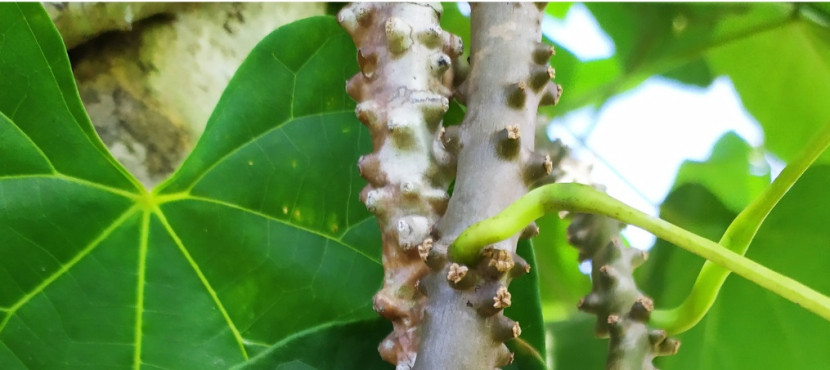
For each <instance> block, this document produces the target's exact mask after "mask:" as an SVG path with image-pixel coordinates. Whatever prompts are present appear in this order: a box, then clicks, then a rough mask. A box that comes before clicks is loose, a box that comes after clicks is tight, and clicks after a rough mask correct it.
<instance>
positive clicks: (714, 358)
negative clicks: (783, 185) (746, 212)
mask: <svg viewBox="0 0 830 370" xmlns="http://www.w3.org/2000/svg"><path fill="white" fill-rule="evenodd" d="M828 177H830V167H828V166H816V167H814V168H812V169H810V170H808V171H807V172H806V173H805V175H804V177H803V178H802V179H801V180H799V182H797V183H796V184H795V186H794V187H793V188H792V189H791V190H790V192H789V193H788V194H787V195H786V196H785V197H784V198H783V199H782V201H781V202H780V203H779V204H778V205H777V206H776V208H775V209H774V210H773V211H772V213H771V214H770V216H769V218H768V219H767V221H766V222H765V223H764V225H763V226H762V227H761V229H760V231H759V233H758V235H757V237H756V239H755V240H754V241H753V243H752V245H751V246H750V248H749V251H748V253H747V256H748V257H749V258H751V259H753V260H755V261H757V262H759V263H762V264H765V265H767V266H769V267H770V268H772V269H774V270H776V271H779V272H782V273H784V274H787V275H789V276H791V277H793V278H795V279H796V280H799V281H801V282H803V283H805V284H807V285H809V286H810V287H812V288H814V289H817V290H818V291H820V292H822V293H824V294H828V293H830V280H828V279H827V278H826V266H828V264H830V255H828V254H827V253H824V252H823V250H825V249H826V248H827V247H828V245H827V240H830V230H828V229H827V227H826V220H827V218H828V217H830V198H828V197H827V196H826V189H827V186H826V185H827V180H826V179H827V178H828ZM740 186H741V184H735V188H736V189H737V188H738V187H740ZM734 216H735V213H734V212H732V211H730V210H729V209H728V208H727V207H726V206H725V205H724V204H722V203H721V202H720V201H719V200H718V198H716V197H715V196H714V195H713V194H712V193H710V192H709V191H707V190H706V188H704V187H702V186H700V185H692V184H688V185H684V186H680V187H678V188H677V189H676V190H675V191H674V192H673V193H672V194H671V195H670V196H669V197H668V198H667V200H666V202H665V203H664V205H663V208H662V209H661V217H664V218H666V219H668V220H670V221H672V222H674V223H676V224H678V225H680V226H683V227H686V228H689V229H690V230H692V231H695V232H698V233H700V234H701V235H703V236H706V237H708V238H710V239H715V240H717V239H718V238H719V237H720V234H722V233H723V231H724V230H725V229H726V227H727V226H728V224H729V222H731V220H732V218H734ZM702 262H703V261H702V260H701V259H700V258H698V257H696V256H694V255H691V254H690V253H688V252H685V251H684V250H681V249H679V248H676V247H673V246H670V245H667V244H666V243H664V242H659V243H658V244H657V245H656V246H655V249H654V250H653V252H652V258H651V259H649V261H648V262H647V263H646V266H647V267H648V269H644V270H647V271H642V272H644V274H642V275H641V276H640V277H641V278H642V279H641V280H642V282H643V283H644V284H642V285H641V286H642V287H643V289H644V290H645V291H646V292H647V293H648V294H649V295H651V296H652V297H653V298H655V302H656V305H657V306H658V307H665V308H668V307H671V306H674V305H677V304H679V303H680V302H681V301H682V300H683V299H684V298H685V295H686V294H688V292H689V289H690V288H691V286H692V282H693V281H694V279H695V277H696V275H697V273H698V271H699V269H700V266H701V265H702ZM679 338H680V340H681V341H682V342H683V344H682V346H681V347H680V348H681V349H680V352H679V353H678V354H677V355H675V356H670V357H665V358H661V359H660V360H659V362H658V365H659V366H660V367H662V368H670V369H704V368H705V369H789V368H801V369H817V368H823V367H824V366H826V365H827V364H828V363H830V353H828V352H827V351H826V349H827V348H828V347H830V323H828V322H826V321H824V320H823V319H821V318H820V317H818V316H816V315H814V314H812V313H810V312H808V311H806V310H804V309H802V308H800V307H798V306H796V305H795V304H793V303H791V302H789V301H786V300H784V299H782V298H780V297H778V296H776V295H774V294H772V293H770V292H768V291H765V290H764V289H762V288H759V287H758V286H756V285H754V284H752V283H750V282H748V281H746V280H744V279H742V278H740V277H738V276H730V277H729V279H728V280H727V282H726V284H724V287H723V289H722V290H721V292H720V295H719V296H718V300H717V301H716V302H715V304H714V306H713V307H712V308H711V310H710V311H709V313H708V314H707V316H706V317H705V318H704V319H703V320H702V321H701V322H700V323H699V324H698V325H697V326H695V327H694V328H693V329H691V330H690V331H688V332H686V333H683V334H682V335H680V336H679Z"/></svg>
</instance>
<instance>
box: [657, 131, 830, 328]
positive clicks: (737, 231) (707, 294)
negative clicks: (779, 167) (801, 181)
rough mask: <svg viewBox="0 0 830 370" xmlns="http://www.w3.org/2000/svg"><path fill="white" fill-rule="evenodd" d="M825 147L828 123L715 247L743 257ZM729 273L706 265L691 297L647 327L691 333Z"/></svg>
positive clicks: (660, 312) (829, 139)
mask: <svg viewBox="0 0 830 370" xmlns="http://www.w3.org/2000/svg"><path fill="white" fill-rule="evenodd" d="M828 145H830V122H828V123H827V124H826V125H825V126H824V128H823V129H822V130H821V131H820V132H819V133H818V134H816V136H815V137H814V138H813V140H812V141H811V142H810V143H809V144H808V145H807V146H806V147H805V148H804V149H803V150H802V151H801V153H799V155H798V156H797V157H796V158H795V159H793V160H792V161H791V162H790V163H789V164H788V165H787V167H785V168H784V170H783V171H781V174H779V175H778V177H776V178H775V181H773V182H772V184H770V186H768V187H767V188H766V189H765V190H764V192H763V193H761V194H760V195H759V196H758V197H757V198H755V200H753V201H752V203H750V204H749V205H748V206H747V207H746V208H745V209H744V210H743V211H741V213H740V214H738V216H737V217H735V220H733V221H732V223H731V224H730V225H729V228H727V229H726V232H725V233H724V234H723V237H721V239H720V242H719V243H718V244H720V245H721V246H723V247H725V248H727V249H729V250H731V251H733V252H735V253H738V254H740V255H744V254H746V251H747V249H748V248H749V244H750V243H751V242H752V239H753V238H754V237H755V234H756V233H757V232H758V229H759V228H760V227H761V224H762V223H763V222H764V220H765V219H766V218H767V215H769V213H770V211H772V209H773V207H775V205H776V204H778V202H779V201H780V200H781V198H783V197H784V194H786V193H787V191H789V190H790V188H791V187H792V186H793V184H794V183H795V182H796V181H797V180H798V178H799V177H801V175H802V174H803V173H804V171H806V170H807V168H808V167H810V165H811V164H812V163H813V162H814V161H815V160H816V158H818V157H819V155H821V153H823V152H824V151H825V149H827V147H828ZM729 273H730V271H729V269H726V268H724V267H722V266H718V265H717V264H714V263H712V262H711V261H706V262H705V263H704V264H703V267H702V268H701V269H700V274H698V276H697V279H696V280H695V285H694V286H693V287H692V291H691V293H689V295H688V296H687V297H686V299H685V300H684V301H683V303H681V304H680V305H679V306H677V307H675V308H672V309H666V310H655V311H654V312H653V313H652V315H651V323H652V324H653V325H654V326H656V327H660V328H662V329H664V330H666V332H668V333H669V335H675V334H680V333H682V332H684V331H686V330H689V329H691V328H692V327H694V326H695V325H696V324H697V323H698V322H700V320H701V319H703V316H705V315H706V312H707V311H709V308H711V307H712V305H713V304H714V303H715V299H716V298H717V296H718V292H719V291H720V288H721V286H723V283H724V282H725V281H726V278H727V277H728V276H729Z"/></svg>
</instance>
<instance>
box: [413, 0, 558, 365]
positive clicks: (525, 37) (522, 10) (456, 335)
mask: <svg viewBox="0 0 830 370" xmlns="http://www.w3.org/2000/svg"><path fill="white" fill-rule="evenodd" d="M541 18H542V12H541V11H540V9H539V8H537V6H536V5H534V4H530V3H521V4H519V3H512V4H511V3H484V4H475V3H474V4H472V15H471V22H472V25H471V29H472V46H471V59H470V64H471V69H470V71H469V75H468V77H467V80H466V81H465V82H464V83H462V84H461V85H460V86H459V93H460V95H461V96H463V97H464V98H465V101H466V103H467V115H466V117H465V118H464V121H463V122H462V124H461V126H460V132H459V133H458V139H457V145H458V146H459V147H460V152H459V157H458V177H457V179H456V184H455V190H454V193H453V196H452V199H451V200H450V203H449V206H448V208H447V213H446V214H445V215H444V217H443V218H442V219H441V220H440V221H439V223H438V224H437V225H436V230H435V237H436V239H437V242H436V243H435V246H434V248H432V250H431V251H430V253H429V254H428V255H427V264H428V265H429V266H430V270H431V271H430V273H429V275H428V276H427V277H426V278H424V279H423V280H422V281H421V284H420V287H421V289H423V290H424V291H425V293H426V295H427V296H428V297H429V303H428V305H427V308H426V311H425V314H424V324H423V326H422V340H421V345H420V347H419V350H418V357H417V362H416V368H419V369H492V368H494V367H498V366H503V365H506V364H508V363H510V362H511V361H512V354H511V353H510V352H509V351H508V349H507V347H506V346H505V345H504V341H506V340H508V339H511V338H513V337H515V336H518V335H519V334H520V332H521V329H520V326H519V324H518V323H516V322H513V321H512V320H510V319H508V318H506V317H504V315H503V314H502V310H503V308H505V307H507V306H510V305H511V303H512V302H511V299H510V298H511V297H510V293H509V292H508V290H507V286H508V285H509V283H510V281H511V280H512V279H513V278H514V277H516V276H519V275H521V274H523V273H525V272H527V271H528V269H529V267H528V265H527V263H526V262H524V261H523V260H522V259H521V258H520V257H519V256H518V255H516V254H515V249H516V242H517V240H518V238H519V233H518V230H517V232H516V233H514V234H513V235H511V236H509V238H508V240H506V241H504V242H501V243H498V244H497V245H494V246H493V248H490V249H488V251H487V253H486V258H484V259H483V260H482V263H481V264H479V265H473V266H462V265H459V264H457V263H453V262H454V261H452V258H448V257H447V255H446V251H447V246H448V245H449V244H450V243H451V242H452V241H453V240H454V239H455V236H456V235H458V234H460V233H461V232H462V231H463V230H464V229H466V228H467V227H468V226H469V225H471V224H473V223H474V222H476V221H478V220H481V219H483V218H486V217H489V216H492V215H494V214H496V213H497V212H499V211H500V210H501V209H503V208H504V207H506V206H507V205H509V204H511V203H513V202H514V201H515V200H517V199H519V197H521V196H522V195H523V194H525V193H526V192H527V191H528V189H529V188H531V187H532V186H533V185H534V184H536V183H538V182H539V181H540V180H541V179H543V178H545V177H548V176H549V175H550V173H551V167H552V161H551V160H550V158H549V157H547V156H545V155H542V154H539V153H535V152H534V138H533V134H534V133H535V123H536V115H537V110H538V106H539V105H540V104H554V103H555V102H556V101H557V100H558V98H559V94H560V88H559V87H558V86H557V85H555V84H553V83H552V82H551V81H550V79H551V77H552V74H553V71H552V70H551V69H550V68H549V66H548V59H549V58H550V56H551V55H552V53H553V50H552V49H551V48H550V47H549V46H546V45H544V44H542V43H540V39H541V28H540V23H541ZM524 226H527V224H526V225H524Z"/></svg>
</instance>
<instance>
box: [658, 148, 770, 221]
mask: <svg viewBox="0 0 830 370" xmlns="http://www.w3.org/2000/svg"><path fill="white" fill-rule="evenodd" d="M761 156H762V154H761V153H760V152H759V151H757V150H754V149H753V148H752V147H751V146H749V144H747V143H746V142H745V141H744V140H743V139H741V137H740V136H738V135H737V134H735V133H734V132H729V133H726V134H725V135H723V136H722V137H721V138H720V139H719V140H718V142H717V143H715V146H714V148H713V149H712V153H711V154H710V155H709V158H708V159H707V160H706V161H703V162H695V161H688V160H687V161H685V162H683V164H681V165H680V169H679V170H678V172H677V178H676V179H675V182H674V185H673V186H672V189H677V188H678V187H679V186H681V185H683V184H687V183H699V184H701V185H703V186H705V187H706V188H707V189H708V190H709V191H711V192H712V193H713V194H715V195H716V196H717V197H718V199H720V201H721V202H723V203H724V204H725V205H726V206H727V208H729V210H730V211H732V212H735V213H736V214H737V213H739V212H740V211H741V210H743V209H744V208H745V207H746V206H747V205H748V204H749V202H751V201H752V200H753V199H755V197H756V196H758V195H759V194H761V192H762V191H763V190H764V189H765V188H766V187H767V186H768V185H769V183H770V178H769V172H768V171H767V172H766V173H765V174H764V175H755V174H753V165H752V164H750V163H751V161H752V160H753V159H758V158H761Z"/></svg>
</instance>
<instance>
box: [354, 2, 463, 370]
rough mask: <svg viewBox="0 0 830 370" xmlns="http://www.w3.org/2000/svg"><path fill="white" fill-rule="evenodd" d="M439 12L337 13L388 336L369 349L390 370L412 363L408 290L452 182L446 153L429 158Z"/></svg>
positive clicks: (439, 96)
mask: <svg viewBox="0 0 830 370" xmlns="http://www.w3.org/2000/svg"><path fill="white" fill-rule="evenodd" d="M440 9H441V7H440V4H413V3H354V4H350V5H347V6H346V7H344V8H343V9H342V10H341V11H340V12H339V13H338V21H339V22H340V24H341V25H342V26H343V28H344V29H345V30H346V31H347V32H348V33H349V34H350V35H351V36H352V38H353V40H354V42H355V46H356V47H357V50H358V53H357V59H358V64H359V65H360V68H361V71H360V73H358V74H356V75H355V76H354V77H352V78H351V79H349V81H348V82H347V84H346V91H347V93H348V94H349V96H351V97H352V98H353V99H354V100H355V101H357V102H358V105H357V107H356V108H355V113H356V115H357V116H358V118H359V119H360V120H361V122H363V123H364V124H365V125H366V126H367V127H368V128H369V134H370V135H371V137H372V145H373V152H372V153H371V154H367V155H365V156H363V157H362V158H361V160H360V162H359V168H360V173H361V175H362V176H363V177H364V178H366V180H367V181H368V182H369V184H368V185H367V187H366V188H364V189H363V191H361V193H360V198H361V200H362V201H363V202H364V204H365V205H366V208H367V209H368V210H370V211H371V212H372V213H374V214H375V215H376V216H377V218H378V224H379V225H380V229H381V231H382V233H383V239H382V240H383V264H384V270H385V273H384V276H385V278H384V285H383V288H382V289H381V291H380V292H378V293H377V294H376V298H375V303H376V304H375V309H376V310H377V311H378V312H379V313H380V314H381V315H382V316H384V317H387V318H389V319H390V320H391V321H392V324H393V327H394V332H392V333H391V334H390V335H389V336H388V337H387V338H386V339H385V340H384V341H383V342H382V343H381V344H380V346H379V348H378V350H379V351H380V353H381V356H382V357H383V358H384V359H385V360H386V361H389V362H391V363H393V364H397V365H398V367H399V368H401V367H402V368H409V367H411V366H413V364H414V361H415V357H416V353H417V352H416V351H417V345H418V342H419V339H418V335H419V332H418V330H417V328H418V326H419V324H420V322H421V320H422V319H423V316H422V315H423V306H424V304H425V302H426V299H425V297H424V295H423V294H422V293H421V292H420V290H421V289H419V288H422V287H420V286H418V282H419V281H420V279H421V278H422V277H423V276H424V275H425V273H426V271H428V268H427V265H426V264H424V261H423V260H422V258H426V259H427V260H429V259H430V258H429V256H430V255H432V254H433V252H431V250H432V238H431V237H430V232H431V229H432V227H433V225H434V223H435V222H436V220H438V219H439V218H440V217H441V215H442V214H443V212H444V210H445V209H446V203H447V198H448V196H447V193H446V190H447V188H448V186H449V183H450V181H451V179H452V178H453V176H454V173H455V168H454V164H455V160H454V159H453V158H451V157H452V156H453V154H452V153H440V152H436V151H434V147H435V145H436V142H437V140H438V137H439V132H438V130H439V128H440V127H441V124H440V122H441V119H442V117H443V115H444V113H445V112H446V111H447V109H448V108H449V96H450V94H451V88H452V85H451V84H452V80H453V76H452V64H453V61H454V60H455V59H456V58H457V57H458V56H459V55H460V54H461V50H460V46H461V45H460V41H459V39H458V38H457V37H455V36H452V35H450V34H448V33H447V32H444V31H443V30H441V28H440V26H439V23H438V18H439V16H440ZM436 155H440V158H436ZM422 256H424V257H422ZM433 262H435V263H437V264H440V261H433Z"/></svg>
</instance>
